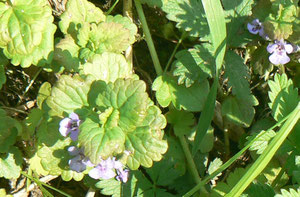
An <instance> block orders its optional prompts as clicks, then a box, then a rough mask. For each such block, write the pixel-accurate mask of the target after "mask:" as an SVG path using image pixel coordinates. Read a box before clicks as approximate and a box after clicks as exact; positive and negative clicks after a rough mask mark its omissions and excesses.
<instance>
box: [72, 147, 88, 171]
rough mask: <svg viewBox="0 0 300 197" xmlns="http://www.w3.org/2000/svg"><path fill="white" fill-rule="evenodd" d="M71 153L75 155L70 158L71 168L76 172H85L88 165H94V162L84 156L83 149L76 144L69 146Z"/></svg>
mask: <svg viewBox="0 0 300 197" xmlns="http://www.w3.org/2000/svg"><path fill="white" fill-rule="evenodd" d="M68 152H69V154H70V155H72V156H75V157H74V158H72V159H70V160H69V165H70V169H71V170H74V171H76V172H83V171H84V170H85V169H86V166H89V167H92V166H94V165H93V164H92V162H91V161H90V160H89V159H88V158H87V157H85V156H84V154H83V150H82V149H79V148H76V147H75V146H70V147H69V148H68Z"/></svg>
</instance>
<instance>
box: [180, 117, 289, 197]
mask: <svg viewBox="0 0 300 197" xmlns="http://www.w3.org/2000/svg"><path fill="white" fill-rule="evenodd" d="M290 116H291V114H289V115H288V116H286V117H285V118H283V119H282V120H280V121H279V122H277V123H276V124H275V125H274V126H272V127H271V128H269V129H268V130H267V131H265V132H262V133H260V134H259V135H257V136H256V137H255V138H254V139H253V140H251V141H250V142H249V144H247V145H246V146H245V147H244V148H243V149H242V150H240V151H239V152H238V153H237V154H235V155H234V156H233V157H231V158H230V159H229V160H228V161H227V162H226V163H224V164H223V165H222V166H221V167H219V168H218V169H217V170H216V171H214V172H213V173H212V174H211V175H209V176H207V177H205V178H204V179H203V180H202V181H201V182H200V183H198V185H196V186H195V187H194V188H192V189H191V190H190V191H189V192H187V193H186V194H185V195H184V196H183V197H190V196H192V195H193V194H194V193H195V192H197V191H198V190H199V189H200V188H201V187H202V186H204V185H205V184H206V183H207V182H208V181H210V180H212V179H213V178H214V177H215V176H217V175H218V174H220V173H221V172H223V171H224V170H226V169H227V168H228V167H229V166H230V165H231V164H233V163H234V162H235V161H236V160H237V159H238V158H239V157H240V156H242V155H243V154H244V152H245V151H246V150H247V149H248V148H250V146H251V145H252V144H253V143H254V142H255V141H256V140H257V139H259V138H260V137H261V136H262V135H264V134H265V133H266V132H269V131H271V130H273V129H274V128H276V127H278V126H280V125H281V124H282V123H283V122H284V121H285V120H287V119H288V118H289V117H290Z"/></svg>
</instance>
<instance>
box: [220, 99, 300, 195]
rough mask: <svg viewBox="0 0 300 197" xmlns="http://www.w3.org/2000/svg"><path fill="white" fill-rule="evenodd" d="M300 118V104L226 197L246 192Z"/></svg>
mask: <svg viewBox="0 0 300 197" xmlns="http://www.w3.org/2000/svg"><path fill="white" fill-rule="evenodd" d="M299 118H300V102H299V103H298V105H297V107H296V108H295V110H294V111H293V112H292V115H291V117H290V118H288V119H287V121H286V122H285V123H284V124H283V126H282V127H281V129H280V130H279V131H278V133H277V134H276V136H275V137H274V138H273V140H272V141H271V142H270V144H269V145H268V147H267V148H266V150H265V151H264V152H263V153H262V154H261V155H260V156H259V157H258V159H257V160H256V161H255V162H254V164H253V165H252V166H251V167H250V169H249V170H248V171H247V172H246V174H245V175H244V176H243V177H242V178H241V179H240V181H239V182H238V183H237V184H236V185H235V186H234V187H233V188H232V189H231V191H230V192H229V193H228V194H226V195H225V197H234V196H240V195H241V194H242V193H243V192H244V190H245V189H246V188H247V187H248V186H249V185H250V184H251V182H252V181H253V180H254V179H255V178H256V177H257V176H258V175H259V174H260V173H261V172H262V171H263V170H264V168H265V167H266V166H267V165H268V163H269V162H270V161H271V159H272V158H273V156H274V155H275V153H276V151H277V150H278V149H279V147H280V146H281V144H282V143H283V142H284V140H285V139H286V138H287V136H288V135H289V133H290V132H291V131H292V129H293V127H294V126H295V125H296V123H297V122H298V120H299Z"/></svg>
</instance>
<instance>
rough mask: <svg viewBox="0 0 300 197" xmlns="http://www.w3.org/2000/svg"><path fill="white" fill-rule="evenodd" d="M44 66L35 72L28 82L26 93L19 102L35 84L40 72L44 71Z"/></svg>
mask: <svg viewBox="0 0 300 197" xmlns="http://www.w3.org/2000/svg"><path fill="white" fill-rule="evenodd" d="M42 70H43V68H39V70H38V71H37V72H36V73H35V75H34V76H33V78H32V79H31V81H30V83H29V84H28V86H27V87H26V89H25V91H24V93H23V94H22V96H21V99H20V100H19V102H18V104H20V103H21V101H22V99H23V98H24V96H25V94H26V93H27V92H28V91H29V89H30V88H31V86H32V85H33V83H34V81H35V80H36V78H37V77H38V76H39V74H40V73H41V72H42Z"/></svg>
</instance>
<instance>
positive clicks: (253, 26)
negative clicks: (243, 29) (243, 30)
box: [247, 19, 270, 40]
mask: <svg viewBox="0 0 300 197" xmlns="http://www.w3.org/2000/svg"><path fill="white" fill-rule="evenodd" d="M247 28H248V30H249V32H250V33H252V34H257V33H258V34H259V35H260V36H261V37H262V38H264V39H265V40H270V38H269V36H268V35H267V34H265V31H264V27H263V25H262V23H261V22H260V21H259V20H258V19H254V20H253V21H252V22H251V23H248V24H247Z"/></svg>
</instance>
